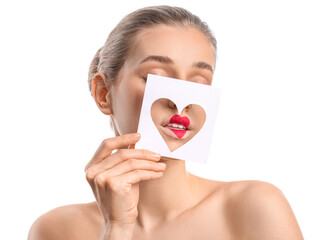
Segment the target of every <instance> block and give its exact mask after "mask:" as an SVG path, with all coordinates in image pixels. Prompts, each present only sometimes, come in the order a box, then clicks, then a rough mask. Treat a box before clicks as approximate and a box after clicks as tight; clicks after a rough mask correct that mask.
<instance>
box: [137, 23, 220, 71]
mask: <svg viewBox="0 0 332 240" xmlns="http://www.w3.org/2000/svg"><path fill="white" fill-rule="evenodd" d="M133 45H134V47H133V49H132V51H131V55H132V56H131V57H133V58H135V59H136V61H142V60H143V59H145V58H148V57H149V56H164V57H165V58H169V59H171V60H173V61H179V60H183V59H187V60H190V58H192V59H193V61H204V62H208V63H209V64H211V65H213V66H214V63H215V51H214V47H213V44H212V43H211V42H210V41H209V39H208V38H207V37H206V36H205V35H204V34H203V33H202V32H200V31H199V30H197V29H195V28H193V27H187V28H183V27H176V26H166V25H158V26H154V27H151V28H147V29H143V30H141V31H140V32H138V33H137V35H136V36H135V39H134V42H133Z"/></svg>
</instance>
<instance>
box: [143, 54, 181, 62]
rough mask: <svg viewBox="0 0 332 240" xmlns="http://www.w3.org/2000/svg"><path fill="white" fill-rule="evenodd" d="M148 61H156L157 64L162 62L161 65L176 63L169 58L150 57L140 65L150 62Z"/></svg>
mask: <svg viewBox="0 0 332 240" xmlns="http://www.w3.org/2000/svg"><path fill="white" fill-rule="evenodd" d="M148 61H155V62H160V63H166V64H173V63H174V61H173V60H172V59H170V58H169V57H167V56H157V55H150V56H148V57H146V58H144V59H143V60H142V61H141V62H140V64H142V63H144V62H148Z"/></svg>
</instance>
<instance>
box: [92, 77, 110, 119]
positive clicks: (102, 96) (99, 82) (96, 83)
mask: <svg viewBox="0 0 332 240" xmlns="http://www.w3.org/2000/svg"><path fill="white" fill-rule="evenodd" d="M91 90H92V96H93V98H94V99H95V102H96V104H97V106H98V108H99V109H100V111H102V113H104V114H105V115H111V114H112V104H111V99H110V98H109V97H107V96H108V94H107V93H108V91H109V89H108V87H107V81H106V76H105V74H104V73H100V72H99V73H97V74H96V75H95V76H94V77H93V79H92V89H91Z"/></svg>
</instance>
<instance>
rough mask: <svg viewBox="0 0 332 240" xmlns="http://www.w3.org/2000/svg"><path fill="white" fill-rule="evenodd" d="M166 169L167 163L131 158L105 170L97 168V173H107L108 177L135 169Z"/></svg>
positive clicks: (159, 170)
mask: <svg viewBox="0 0 332 240" xmlns="http://www.w3.org/2000/svg"><path fill="white" fill-rule="evenodd" d="M165 169H166V164H165V163H159V162H152V161H147V160H138V159H129V160H127V161H124V162H121V163H119V164H118V165H116V166H115V167H113V168H111V169H108V170H107V171H105V170H99V169H97V170H95V171H96V172H95V175H98V174H107V176H108V177H114V176H119V175H123V174H126V173H128V172H131V171H134V170H150V171H155V172H161V171H164V170H165Z"/></svg>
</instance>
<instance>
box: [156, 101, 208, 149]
mask: <svg viewBox="0 0 332 240" xmlns="http://www.w3.org/2000/svg"><path fill="white" fill-rule="evenodd" d="M151 117H152V121H153V123H154V124H155V126H156V127H157V129H158V131H159V133H160V135H161V136H162V138H163V139H164V141H165V143H166V145H167V146H168V148H169V150H170V151H171V152H173V151H174V150H176V149H178V148H179V147H181V146H183V145H184V144H185V143H187V142H188V141H190V140H191V139H192V138H193V137H194V136H195V135H196V134H197V133H198V132H199V131H200V130H201V129H202V127H203V125H204V123H205V119H206V113H205V111H204V109H203V108H202V107H201V106H200V105H198V104H189V105H188V106H186V107H185V108H184V109H182V111H181V113H180V114H179V111H178V109H177V107H176V105H175V103H174V102H172V101H171V100H169V99H167V98H159V99H157V100H156V101H154V102H153V104H152V105H151Z"/></svg>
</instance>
